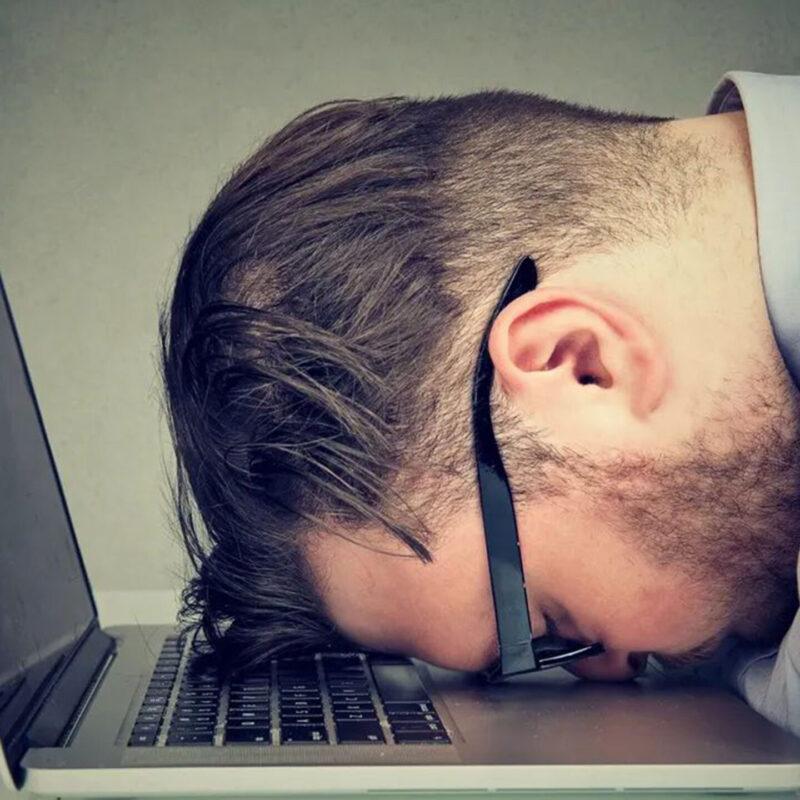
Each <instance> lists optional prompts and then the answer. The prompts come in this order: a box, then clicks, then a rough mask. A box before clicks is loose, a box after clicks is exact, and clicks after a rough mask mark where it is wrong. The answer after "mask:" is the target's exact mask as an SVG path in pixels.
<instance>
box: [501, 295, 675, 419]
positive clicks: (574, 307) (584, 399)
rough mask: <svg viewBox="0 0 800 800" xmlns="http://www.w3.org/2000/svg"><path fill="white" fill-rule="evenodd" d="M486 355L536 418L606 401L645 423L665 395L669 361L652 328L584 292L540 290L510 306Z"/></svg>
mask: <svg viewBox="0 0 800 800" xmlns="http://www.w3.org/2000/svg"><path fill="white" fill-rule="evenodd" d="M489 354H490V356H491V359H492V362H493V364H494V368H495V374H496V376H497V378H498V380H499V382H500V384H501V386H502V387H503V390H504V391H505V392H506V393H507V394H509V395H510V396H512V397H514V398H515V400H516V402H517V403H518V404H519V405H520V406H522V407H524V408H527V409H529V410H530V411H531V412H536V411H541V410H542V408H543V406H545V405H548V406H553V405H554V404H555V403H561V404H565V405H567V406H569V407H571V408H572V410H573V411H577V410H579V409H580V407H581V406H584V405H586V404H589V403H592V404H594V406H595V407H596V406H597V403H598V402H602V404H603V407H604V408H606V409H607V408H608V407H609V404H611V405H615V406H617V408H618V410H619V411H626V412H627V413H629V414H631V415H632V416H634V417H636V418H638V419H643V418H645V417H646V416H647V415H648V414H650V413H652V411H653V410H655V408H657V407H658V404H659V403H660V401H661V398H662V397H663V395H664V392H665V391H666V385H667V375H668V369H667V364H666V359H665V358H664V355H663V351H662V349H661V347H660V345H659V343H658V342H657V340H656V338H655V337H654V335H653V334H652V332H651V331H650V330H649V328H648V327H647V325H646V324H645V323H644V322H643V321H642V320H641V319H639V318H638V316H636V315H635V314H634V313H633V312H632V311H630V310H629V309H626V308H625V307H624V306H623V305H622V304H618V303H617V302H615V301H614V300H611V299H609V298H608V297H602V298H601V297H599V296H597V295H595V294H594V293H592V292H591V291H588V290H585V289H580V290H579V289H572V288H566V287H565V288H556V287H544V286H540V287H539V288H537V289H536V290H534V291H531V292H527V293H526V294H524V295H522V296H521V297H518V298H517V299H516V300H514V301H513V302H512V303H509V305H508V306H506V308H504V309H503V311H502V312H501V313H500V314H499V315H498V316H497V319H496V320H495V322H494V325H493V326H492V330H491V332H490V334H489Z"/></svg>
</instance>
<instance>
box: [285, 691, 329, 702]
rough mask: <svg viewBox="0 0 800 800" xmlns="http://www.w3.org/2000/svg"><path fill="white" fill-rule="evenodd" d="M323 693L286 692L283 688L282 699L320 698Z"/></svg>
mask: <svg viewBox="0 0 800 800" xmlns="http://www.w3.org/2000/svg"><path fill="white" fill-rule="evenodd" d="M321 696H322V695H321V694H320V692H316V691H315V692H309V691H303V692H284V691H283V690H281V692H280V698H281V700H319V698H320V697H321Z"/></svg>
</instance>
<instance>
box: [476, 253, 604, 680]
mask: <svg viewBox="0 0 800 800" xmlns="http://www.w3.org/2000/svg"><path fill="white" fill-rule="evenodd" d="M537 283H538V277H537V273H536V262H535V261H534V260H533V259H532V258H531V257H530V256H525V257H524V258H522V259H521V260H520V261H519V263H518V264H517V265H516V267H515V268H514V271H513V272H512V273H511V277H510V278H509V279H508V283H507V284H506V286H505V288H504V289H503V293H502V295H501V296H500V300H499V301H498V303H497V306H496V307H495V309H494V311H493V312H492V315H491V317H490V319H489V324H488V325H487V326H486V330H485V331H484V334H483V339H482V340H481V346H480V350H479V352H478V361H477V364H476V366H475V375H474V378H473V385H472V432H473V437H474V446H475V460H476V463H477V468H478V488H479V491H480V498H481V513H482V515H483V529H484V537H485V539H486V552H487V555H488V558H489V576H490V578H491V583H492V598H493V600H494V613H495V618H496V619H497V636H498V641H499V645H500V656H499V658H498V659H497V661H495V662H494V663H493V664H492V665H491V666H490V667H489V668H488V669H486V670H484V671H483V672H482V673H481V675H482V676H483V678H484V679H485V680H486V681H487V682H488V683H500V682H501V681H503V680H505V679H506V678H510V677H511V676H513V675H521V674H523V673H526V672H538V671H539V670H543V669H550V668H551V667H561V666H564V664H569V663H570V662H572V661H577V660H578V659H581V658H588V657H589V656H596V655H599V654H600V653H603V652H605V649H604V648H603V645H602V644H600V643H596V644H588V645H587V644H585V643H582V642H576V641H572V640H570V639H563V638H562V637H560V636H555V635H552V634H549V633H547V634H545V635H543V636H538V637H536V638H535V639H534V638H533V631H532V629H531V620H530V614H529V613H528V596H527V592H526V590H525V581H524V576H523V572H522V558H521V556H520V548H519V535H518V533H517V521H516V515H515V513H514V501H513V498H512V495H511V487H510V486H509V483H508V476H507V475H506V470H505V467H504V466H503V460H502V458H501V457H500V450H499V448H498V446H497V440H496V439H495V436H494V428H493V426H492V415H491V406H490V402H489V401H490V399H491V393H492V383H493V381H494V365H493V363H492V359H491V357H490V356H489V346H488V345H489V332H490V331H491V329H492V325H493V324H494V321H495V319H496V318H497V316H498V314H499V313H500V312H501V311H502V310H503V309H504V308H505V307H506V306H507V305H508V304H509V303H511V302H512V301H513V300H516V299H517V298H518V297H521V296H522V295H523V294H525V293H526V292H530V291H533V290H534V289H535V288H536V285H537Z"/></svg>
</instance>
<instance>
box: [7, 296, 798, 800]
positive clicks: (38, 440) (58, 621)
mask: <svg viewBox="0 0 800 800" xmlns="http://www.w3.org/2000/svg"><path fill="white" fill-rule="evenodd" d="M0 294H2V303H0V369H2V381H0V402H1V403H2V407H0V415H2V428H0V442H2V446H1V447H0V509H2V528H0V531H1V534H0V553H2V556H0V610H2V617H1V618H0V623H1V624H0V778H2V780H3V782H4V783H5V784H6V785H8V786H9V787H12V788H14V787H15V788H18V789H23V790H25V791H28V792H31V793H34V794H45V795H57V796H60V797H67V796H71V795H73V796H74V795H77V796H82V795H83V796H85V795H103V796H115V795H127V796H131V795H136V796H137V797H139V796H144V795H148V794H152V795H162V796H163V795H168V794H176V795H191V794H199V795H216V796H219V795H224V794H238V795H246V794H258V795H262V796H265V795H270V794H276V795H281V796H286V795H289V794H293V793H302V794H315V793H319V794H325V795H331V794H335V793H344V792H347V793H359V792H365V793H366V792H372V793H377V794H381V793H385V794H387V795H389V794H393V795H395V796H397V795H398V794H402V793H404V792H415V793H418V792H435V791H442V790H444V791H448V792H450V793H453V792H458V791H459V790H471V791H472V792H473V793H474V792H475V791H476V790H477V791H478V792H480V791H481V790H483V791H486V792H490V791H497V792H499V791H506V792H512V793H513V792H514V791H515V790H516V791H527V792H530V791H535V790H542V791H546V792H547V793H548V794H553V793H555V792H557V791H559V790H560V791H564V792H567V791H570V792H576V791H581V790H589V789H592V790H597V791H623V790H631V791H637V792H642V791H644V790H654V791H655V790H660V791H664V790H665V789H672V790H675V789H678V790H695V791H708V790H714V791H717V792H719V791H729V792H731V791H733V792H738V791H742V790H745V791H785V792H795V791H797V790H798V789H800V739H798V738H797V737H794V736H792V735H791V734H788V733H786V732H784V731H782V730H780V729H779V728H778V727H777V726H775V725H773V724H772V723H770V722H768V721H767V720H766V719H764V718H762V717H761V716H759V715H758V714H757V713H755V712H754V711H752V710H751V709H750V708H749V707H748V706H747V704H746V703H745V702H744V701H743V700H741V699H739V698H738V697H736V696H735V695H734V694H733V693H731V692H729V691H726V690H725V689H722V688H719V687H716V686H713V685H711V684H710V683H708V682H702V681H696V682H686V681H680V682H676V681H674V680H670V679H668V678H666V677H665V676H664V675H660V674H653V673H652V672H648V673H646V674H645V675H644V676H643V677H642V678H640V679H638V680H637V681H636V682H631V683H628V684H595V683H589V682H584V681H580V680H578V679H577V678H575V677H573V676H571V675H569V674H567V673H566V672H564V671H563V670H559V669H554V670H547V671H544V672H540V673H534V674H530V675H523V676H519V677H518V678H517V679H515V680H513V681H509V682H507V683H505V684H499V685H486V684H484V683H483V681H482V680H481V679H480V678H479V677H477V676H476V675H473V674H471V673H466V672H459V671H454V670H447V669H442V668H439V667H436V666H434V665H432V664H428V663H425V662H423V661H420V660H418V659H415V658H411V659H409V658H405V657H402V656H398V655H396V654H388V653H378V652H372V651H363V652H319V653H315V654H313V655H309V654H297V655H292V654H291V653H290V654H286V656H285V657H280V658H276V659H273V660H272V661H271V663H270V665H269V667H268V668H267V667H263V668H261V669H260V670H259V671H258V672H252V673H248V674H240V675H237V676H233V677H231V678H230V679H226V680H222V679H221V678H220V676H219V675H218V674H217V673H216V672H215V671H214V668H213V664H212V666H210V667H209V666H206V665H204V664H203V662H202V660H200V661H198V657H197V655H196V654H194V650H193V648H192V647H191V645H192V642H190V641H188V640H184V638H182V637H180V636H179V635H178V633H179V632H178V630H177V629H176V628H175V627H171V626H140V625H130V626H119V627H112V628H108V629H103V628H102V627H101V626H100V624H99V622H98V614H97V608H96V606H95V602H94V599H93V595H92V588H91V584H90V581H89V578H88V576H87V574H86V571H85V569H84V566H83V562H82V559H81V552H80V547H79V546H78V542H77V539H76V538H75V534H74V531H73V528H72V524H71V522H70V517H69V513H68V510H67V505H66V502H65V498H64V493H63V490H62V487H61V484H60V482H59V478H58V473H57V471H56V465H55V463H54V461H53V457H52V453H51V451H50V448H49V445H48V442H47V437H46V435H45V430H44V427H43V423H42V418H41V414H40V412H39V409H38V406H37V403H36V399H35V396H34V392H33V387H32V385H31V381H30V376H29V374H28V372H27V369H26V367H25V361H24V358H23V355H22V350H21V348H20V343H19V339H18V337H17V334H16V330H15V327H14V323H13V320H12V317H11V310H10V308H9V305H8V299H7V297H6V293H5V290H4V289H3V287H2V281H0ZM87 468H88V469H91V465H87ZM197 649H198V650H199V651H201V652H202V650H203V643H202V642H198V643H197Z"/></svg>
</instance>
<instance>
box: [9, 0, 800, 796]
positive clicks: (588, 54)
mask: <svg viewBox="0 0 800 800" xmlns="http://www.w3.org/2000/svg"><path fill="white" fill-rule="evenodd" d="M798 34H800V3H797V2H796V0H779V1H778V0H776V1H775V2H757V0H747V1H743V0H740V1H739V2H709V1H708V0H706V1H705V2H702V1H693V0H685V1H681V0H642V1H641V2H632V1H629V2H609V1H608V0H596V1H594V2H588V1H587V0H546V1H542V2H538V1H537V2H519V1H515V2H509V1H507V0H491V2H476V1H475V0H470V1H469V2H451V1H450V0H446V1H442V2H408V1H407V2H400V1H399V0H398V1H395V2H385V1H381V2H358V1H354V0H333V1H332V2H321V1H318V2H308V1H307V0H302V1H301V2H292V3H288V2H226V3H208V2H125V3H112V2H102V3H101V2H56V0H53V1H52V2H40V1H39V2H32V1H31V0H23V1H22V2H7V1H5V0H3V2H0V75H2V83H1V84H0V126H1V127H0V133H2V135H0V187H2V191H0V270H2V274H3V278H4V280H5V284H6V289H7V291H8V293H9V295H10V297H11V301H12V303H13V307H14V310H15V313H16V316H17V322H18V325H19V328H20V331H21V334H22V339H23V342H24V346H25V349H26V352H27V357H28V360H29V365H30V368H31V372H32V375H33V379H34V382H35V385H36V388H37V391H38V393H39V397H40V402H41V405H42V409H43V413H44V418H45V420H46V424H47V427H48V429H49V432H50V437H51V441H52V445H53V449H54V451H55V455H56V459H57V460H58V463H59V465H60V469H61V475H62V479H63V483H64V487H65V490H66V493H67V497H68V499H69V504H70V508H71V510H72V515H73V519H74V522H75V525H76V528H77V531H78V537H79V539H80V543H81V546H82V548H83V550H84V552H85V556H86V561H87V564H88V569H89V573H90V575H91V578H92V581H93V583H94V585H95V588H96V589H97V590H99V591H100V592H101V593H107V592H118V593H120V592H121V593H124V592H126V591H138V592H141V591H143V590H151V591H157V590H162V591H164V590H166V591H167V592H169V594H170V595H172V596H174V593H175V590H176V589H177V587H178V586H179V584H180V575H181V555H180V550H179V548H178V547H177V545H176V543H175V541H174V540H173V539H172V538H170V535H169V533H168V529H169V515H168V505H167V503H166V500H165V495H164V485H165V480H164V474H165V473H164V471H165V469H167V468H169V465H170V463H171V462H170V458H169V446H168V443H167V438H166V435H165V427H164V425H163V421H162V420H161V419H160V416H159V405H158V395H159V387H158V380H157V373H156V311H157V305H158V303H159V301H160V300H161V299H162V298H163V297H164V296H165V293H166V291H167V288H168V286H169V280H170V278H171V276H172V274H173V272H174V269H175V267H176V264H177V259H178V255H179V251H180V247H181V244H182V242H183V240H184V237H185V236H186V234H187V233H188V231H189V228H190V226H191V225H192V223H193V222H195V221H196V220H197V219H198V216H199V215H200V213H201V212H202V210H203V209H204V207H205V205H206V203H207V202H208V200H209V199H210V197H211V195H212V193H213V191H214V189H215V187H216V186H218V184H219V181H220V180H221V178H222V177H223V176H224V175H225V174H226V173H227V172H228V171H229V170H230V169H232V168H233V166H234V165H235V164H236V163H237V162H238V161H239V160H240V159H241V158H243V157H244V156H245V155H246V154H247V153H248V152H249V151H250V150H251V149H252V148H253V147H255V146H256V144H257V143H258V142H259V141H260V140H261V139H262V138H263V137H264V136H266V135H267V134H268V133H270V132H273V131H275V130H276V129H278V128H279V127H281V126H282V125H283V124H285V123H286V122H287V121H288V120H289V119H291V118H292V117H293V116H295V115H296V114H298V113H299V112H300V111H303V110H304V109H306V108H308V107H309V106H311V105H314V104H316V103H318V102H322V101H324V100H327V99H332V98H337V97H362V98H366V97H371V96H376V95H381V94H409V95H422V96H428V95H435V94H441V93H460V92H468V91H471V90H476V89H480V88H487V87H497V86H503V87H508V88H515V89H523V90H531V91H538V92H542V93H545V94H548V95H550V96H554V97H559V98H564V99H569V100H573V101H577V102H584V103H591V104H593V105H597V106H601V107H606V108H616V109H626V110H634V111H642V112H647V113H653V114H663V115H672V116H678V117H686V116H699V115H701V114H702V113H703V112H704V110H705V106H706V103H707V101H708V98H709V96H710V93H711V91H712V89H713V88H714V86H715V85H716V83H717V81H718V80H719V78H720V77H721V75H722V74H723V73H724V72H725V71H726V70H729V69H745V70H754V71H762V72H778V73H795V74H796V73H800V45H798V42H799V41H800V36H799V35H798ZM0 446H1V445H0ZM0 557H1V556H0ZM3 794H4V792H3V790H2V789H0V795H3Z"/></svg>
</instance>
